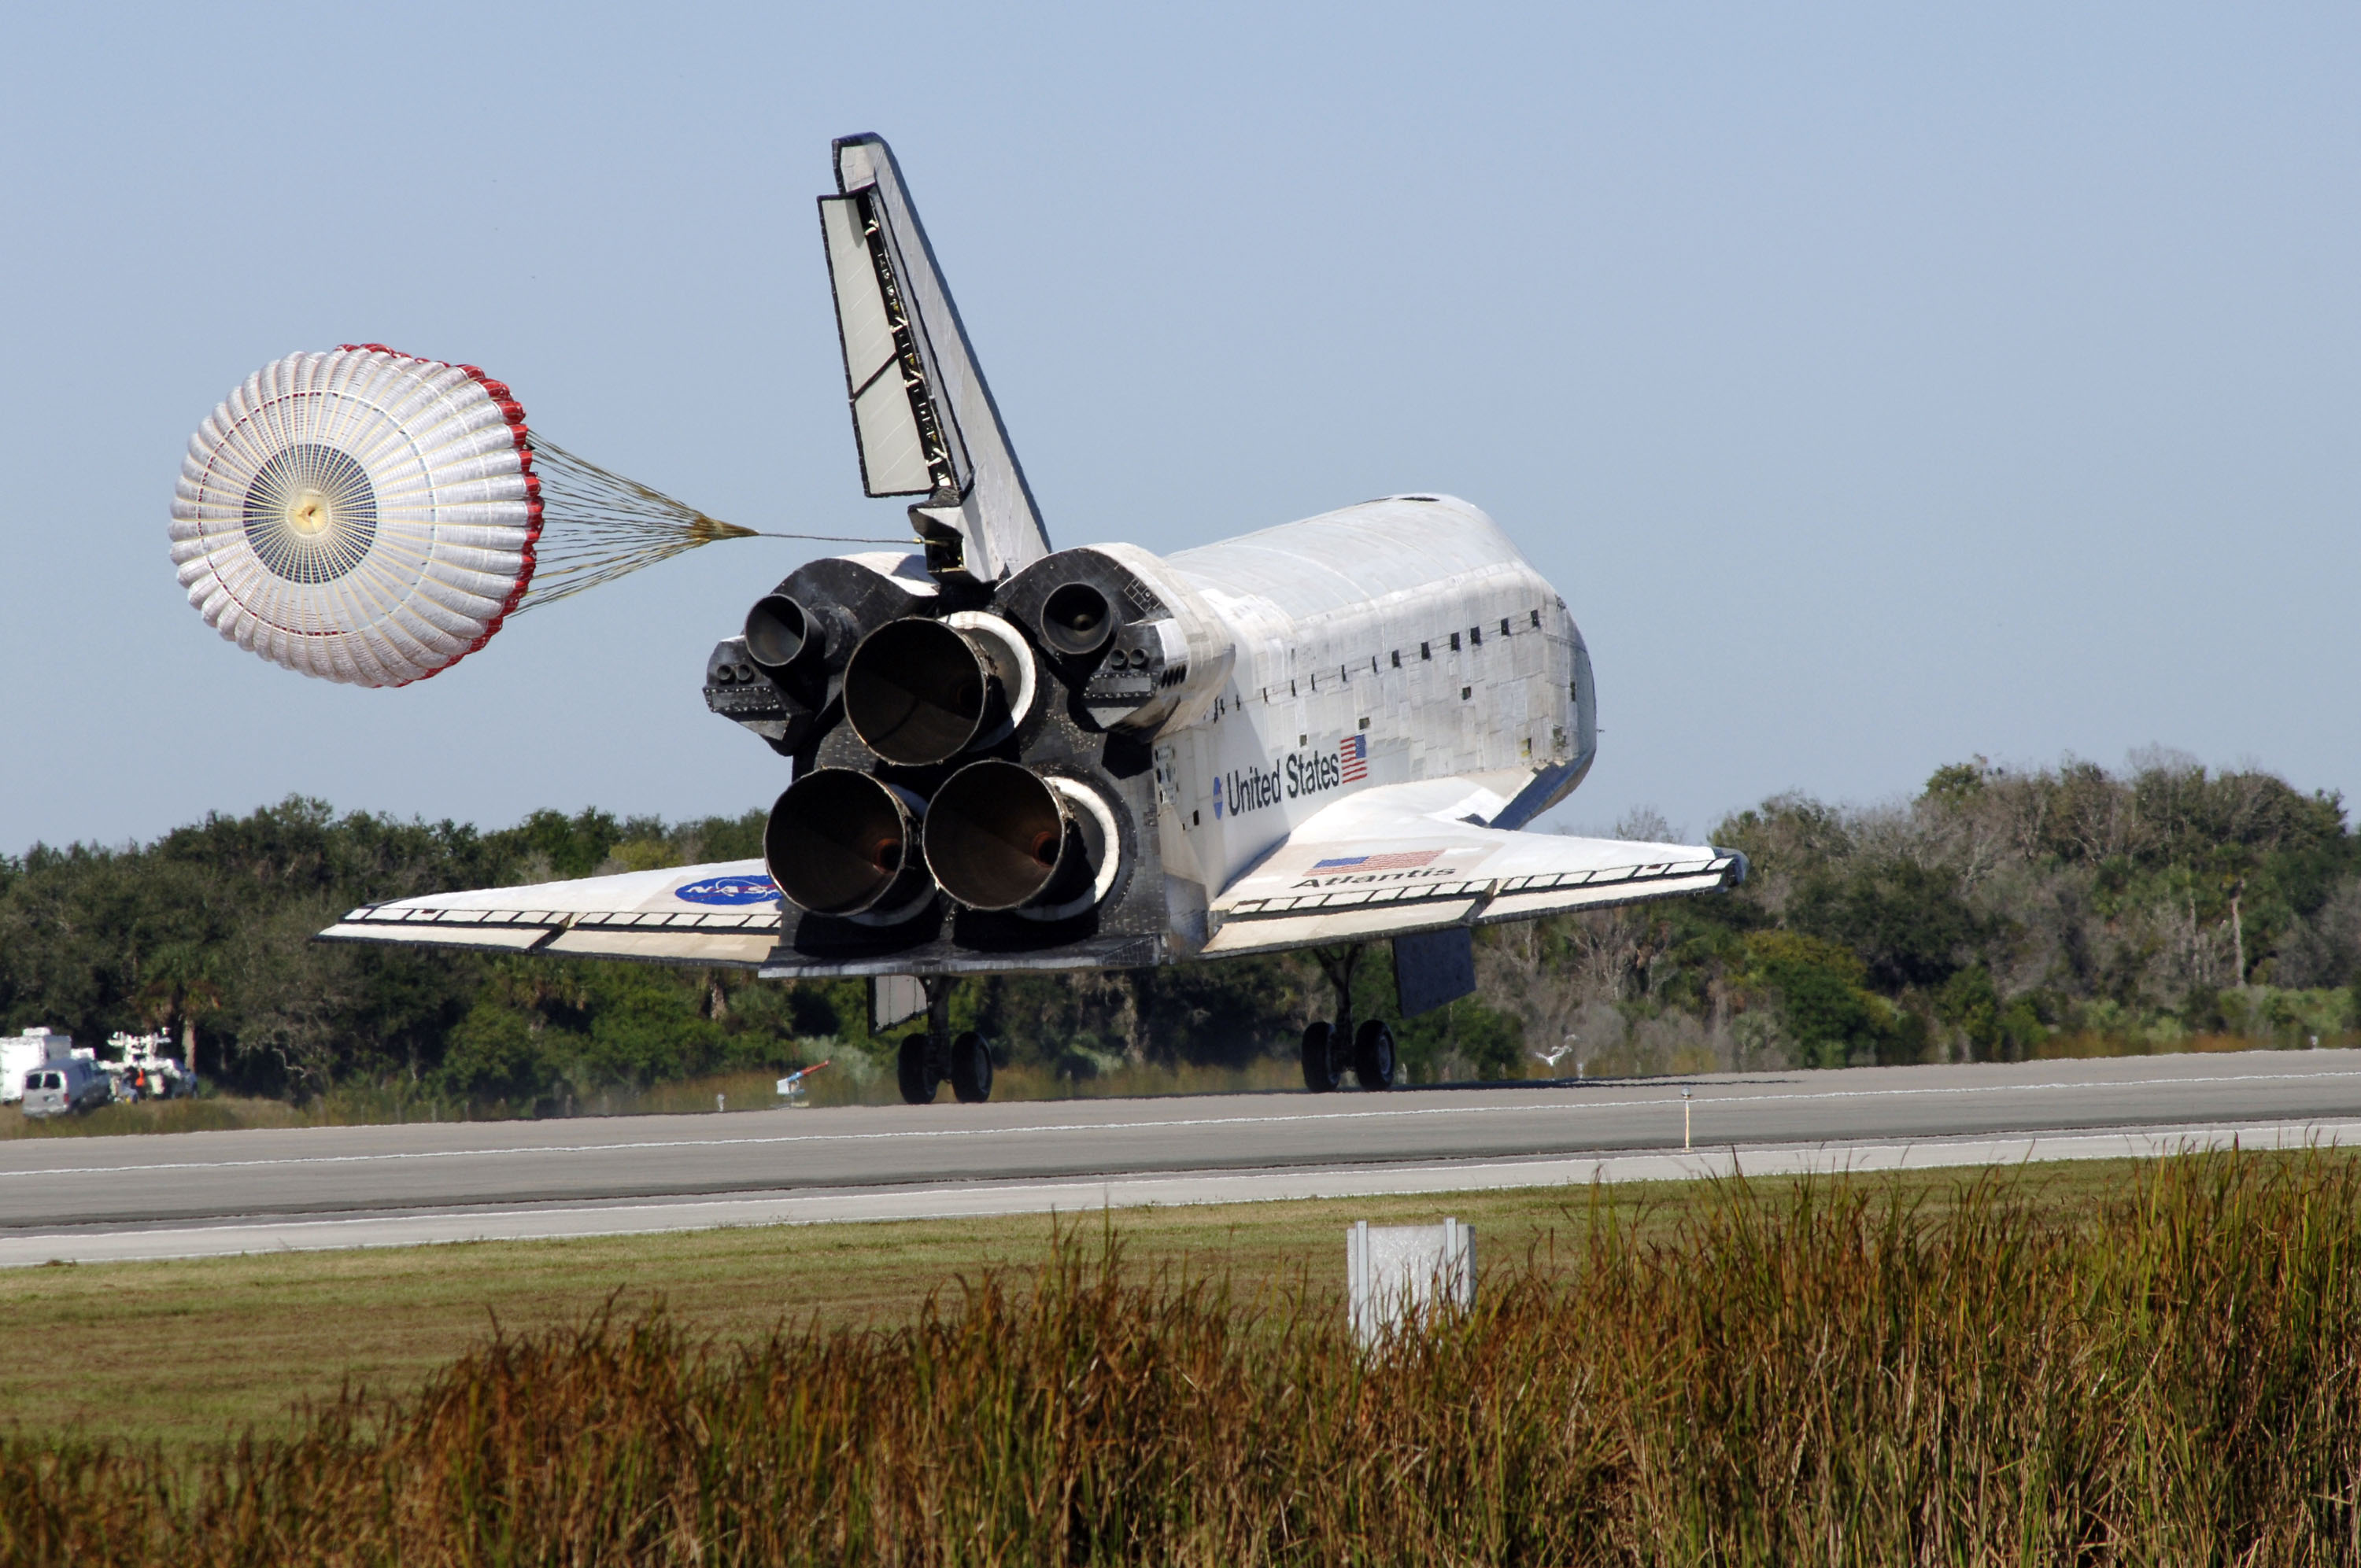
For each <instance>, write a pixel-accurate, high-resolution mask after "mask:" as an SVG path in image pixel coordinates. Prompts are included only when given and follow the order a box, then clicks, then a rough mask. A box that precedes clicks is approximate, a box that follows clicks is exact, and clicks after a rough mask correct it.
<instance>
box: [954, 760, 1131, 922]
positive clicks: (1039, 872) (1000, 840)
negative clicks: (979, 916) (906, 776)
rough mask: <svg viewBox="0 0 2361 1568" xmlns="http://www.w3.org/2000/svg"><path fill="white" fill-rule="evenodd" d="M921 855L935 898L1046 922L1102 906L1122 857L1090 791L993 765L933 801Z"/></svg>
mask: <svg viewBox="0 0 2361 1568" xmlns="http://www.w3.org/2000/svg"><path fill="white" fill-rule="evenodd" d="M926 846H927V864H928V866H929V867H930V868H932V870H933V872H934V873H935V878H936V880H937V881H939V883H942V887H943V891H944V892H946V893H948V894H950V895H951V896H952V897H953V898H955V899H957V900H959V901H960V902H961V904H964V905H967V906H968V907H969V908H971V909H988V910H997V909H1015V910H1020V911H1022V912H1023V913H1025V914H1027V915H1032V916H1038V917H1040V918H1045V919H1063V918H1064V917H1066V916H1070V915H1079V914H1081V913H1082V911H1083V910H1086V909H1088V908H1090V907H1091V905H1093V904H1096V903H1097V902H1098V901H1099V900H1100V899H1102V898H1104V896H1106V893H1107V890H1108V888H1109V887H1111V886H1112V885H1113V884H1114V882H1115V872H1116V871H1117V869H1118V861H1119V858H1120V856H1121V854H1122V845H1121V841H1120V839H1119V837H1118V835H1117V833H1116V830H1115V814H1114V813H1113V812H1112V811H1110V810H1109V809H1108V807H1107V805H1106V802H1105V801H1104V800H1103V799H1102V798H1100V796H1099V795H1098V793H1097V792H1096V791H1094V790H1093V789H1092V788H1091V787H1090V786H1089V785H1087V784H1078V783H1076V782H1075V781H1073V780H1071V779H1062V778H1045V777H1043V776H1042V775H1041V774H1039V773H1035V772H1034V771H1033V770H1032V769H1030V768H1027V767H1023V766H1020V765H1019V764H1017V763H1016V762H1001V761H999V760H997V759H986V760H985V761H983V762H971V763H970V764H968V765H967V766H966V767H964V768H961V770H960V771H959V772H958V773H953V774H952V775H951V776H950V781H949V782H948V783H946V784H944V785H943V787H942V788H940V789H939V790H937V791H936V792H935V798H934V800H933V801H932V802H931V803H930V804H929V805H928V808H927V825H926Z"/></svg>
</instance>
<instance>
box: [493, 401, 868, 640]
mask: <svg viewBox="0 0 2361 1568" xmlns="http://www.w3.org/2000/svg"><path fill="white" fill-rule="evenodd" d="M528 440H529V442H530V444H531V445H532V448H533V473H534V475H535V476H536V477H538V478H539V479H540V481H541V504H542V523H541V538H540V541H539V543H537V545H536V546H535V548H534V551H533V555H534V565H533V581H532V582H531V583H530V584H529V585H528V586H527V587H526V588H525V594H524V598H523V600H522V603H520V604H519V605H518V607H517V611H516V613H518V614H520V615H522V614H523V613H524V612H525V611H526V610H528V609H536V608H538V607H540V606H542V605H545V604H555V603H556V602H557V601H558V600H559V599H562V598H573V597H574V596H575V595H576V594H578V593H580V592H582V591H583V590H584V589H585V588H595V587H598V585H599V584H601V583H611V582H613V581H614V580H615V579H616V578H618V577H622V576H630V575H631V573H633V572H636V571H638V570H640V569H641V568H642V567H643V566H653V565H655V564H656V563H657V562H659V561H664V560H669V559H671V558H672V557H673V556H675V555H678V554H681V553H682V552H684V551H688V550H694V549H696V548H697V546H698V545H700V544H710V543H713V542H714V541H715V540H717V539H806V540H818V541H820V542H822V543H836V544H898V545H902V546H904V547H907V544H908V542H907V541H906V540H894V539H872V538H866V537H862V536H858V535H851V534H840V533H772V532H764V531H763V530H761V529H754V528H741V527H740V526H739V525H738V524H736V523H734V522H723V521H721V520H720V519H719V518H712V517H708V516H706V515H705V514H704V513H703V512H701V511H699V510H697V509H696V508H695V507H693V506H690V505H688V504H687V503H686V502H684V501H676V500H675V499H672V498H671V497H670V496H667V495H665V494H664V493H663V492H662V491H660V490H652V489H650V488H647V487H646V486H645V485H642V484H641V483H639V482H638V481H637V480H635V479H627V478H625V477H623V476H621V475H620V474H617V473H614V472H611V471H610V470H609V469H605V468H601V467H600V466H598V464H596V463H593V462H591V461H590V460H589V459H588V458H587V457H577V456H576V455H574V454H573V453H571V452H568V451H566V448H564V447H563V446H560V445H558V444H556V443H555V442H554V441H551V440H550V439H548V438H547V437H546V436H544V435H542V434H541V433H539V432H535V433H533V434H532V435H531V436H530V437H529V438H528Z"/></svg>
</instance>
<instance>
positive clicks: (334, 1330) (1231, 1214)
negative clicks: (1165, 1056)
mask: <svg viewBox="0 0 2361 1568" xmlns="http://www.w3.org/2000/svg"><path fill="white" fill-rule="evenodd" d="M2130 1169H2131V1168H2130V1166H2129V1165H2128V1164H2125V1163H2121V1162H2107V1163H2068V1164H2059V1165H2047V1166H2033V1167H2027V1168H2024V1169H2023V1170H2022V1171H2019V1172H2016V1173H2014V1174H2012V1175H2011V1176H2009V1177H2008V1178H2007V1181H2008V1186H2009V1190H2010V1191H2011V1192H2013V1193H2015V1194H2016V1195H2018V1196H2020V1197H2021V1198H2023V1199H2024V1200H2025V1201H2028V1202H2031V1203H2034V1204H2037V1205H2038V1206H2040V1207H2041V1208H2043V1209H2044V1210H2045V1211H2049V1212H2057V1213H2059V1214H2060V1215H2062V1216H2066V1217H2068V1218H2076V1217H2087V1216H2088V1215H2090V1214H2091V1213H2092V1212H2093V1211H2094V1209H2095V1205H2096V1202H2097V1201H2098V1200H2099V1199H2100V1198H2102V1197H2103V1196H2104V1195H2107V1194H2110V1193H2113V1192H2114V1191H2117V1190H2120V1188H2121V1186H2122V1184H2123V1182H2124V1181H2125V1178H2126V1176H2127V1175H2128V1173H2129V1171H2130ZM1968 1179H1970V1178H1968V1177H1966V1176H1963V1175H1961V1174H1960V1173H1958V1172H1937V1173H1929V1174H1926V1175H1920V1176H1913V1177H1908V1178H1905V1179H1902V1180H1901V1184H1900V1185H1899V1186H1898V1187H1896V1188H1895V1189H1894V1190H1897V1191H1901V1192H1905V1193H1908V1194H1910V1195H1911V1196H1913V1197H1914V1198H1916V1199H1919V1200H1921V1201H1927V1202H1928V1203H1930V1204H1931V1205H1933V1207H1934V1209H1935V1210H1937V1211H1939V1210H1940V1209H1941V1208H1942V1207H1943V1206H1944V1205H1945V1204H1947V1203H1948V1202H1949V1201H1951V1200H1952V1198H1953V1197H1954V1195H1955V1194H1956V1193H1957V1192H1958V1191H1959V1190H1960V1187H1961V1184H1962V1183H1963V1182H1965V1181H1967V1180H1968ZM1762 1186H1763V1190H1766V1191H1770V1190H1784V1186H1785V1184H1784V1183H1764V1184H1762ZM1881 1190H1883V1184H1881ZM1601 1198H1602V1201H1603V1202H1604V1203H1605V1204H1606V1205H1607V1211H1608V1212H1610V1213H1612V1214H1615V1215H1618V1216H1620V1217H1623V1218H1626V1219H1632V1220H1636V1221H1637V1222H1638V1223H1640V1224H1641V1226H1642V1233H1643V1234H1658V1233H1660V1232H1664V1231H1667V1230H1669V1229H1671V1228H1672V1227H1675V1226H1676V1225H1677V1224H1678V1223H1680V1221H1681V1220H1683V1219H1684V1218H1686V1217H1687V1216H1690V1215H1692V1214H1694V1213H1695V1212H1697V1209H1698V1206H1699V1205H1700V1204H1703V1203H1707V1202H1708V1201H1710V1194H1709V1193H1708V1190H1706V1189H1704V1188H1702V1187H1700V1186H1698V1185H1697V1184H1695V1183H1684V1182H1669V1183H1662V1184H1635V1185H1631V1186H1625V1187H1617V1188H1612V1189H1605V1190H1602V1193H1601ZM1589 1202H1590V1193H1589V1191H1588V1190H1587V1189H1576V1190H1564V1189H1532V1190H1518V1191H1505V1192H1504V1191H1486V1192H1478V1193H1467V1194H1460V1195H1456V1196H1448V1197H1418V1198H1398V1199H1397V1198H1386V1199H1372V1200H1364V1201H1349V1202H1346V1201H1313V1202H1286V1203H1249V1204H1235V1205H1223V1206H1219V1207H1206V1208H1190V1209H1166V1210H1126V1211H1122V1212H1117V1213H1115V1214H1114V1215H1113V1216H1111V1223H1112V1224H1113V1225H1114V1226H1115V1228H1116V1229H1117V1230H1118V1231H1119V1232H1120V1234H1121V1235H1122V1236H1123V1238H1124V1243H1125V1245H1126V1248H1127V1251H1128V1255H1129V1256H1130V1257H1131V1259H1132V1260H1133V1262H1134V1263H1135V1264H1137V1265H1138V1266H1143V1267H1148V1268H1153V1267H1155V1266H1159V1265H1163V1264H1173V1265H1185V1266H1190V1267H1191V1268H1194V1269H1198V1270H1201V1271H1213V1270H1224V1269H1226V1270H1228V1271H1229V1272H1230V1273H1231V1275H1232V1276H1233V1277H1235V1278H1237V1279H1242V1280H1268V1279H1274V1278H1282V1277H1290V1276H1291V1275H1299V1274H1300V1276H1301V1278H1302V1279H1303V1281H1304V1283H1305V1284H1306V1286H1307V1287H1308V1288H1310V1289H1311V1290H1312V1292H1313V1293H1315V1294H1320V1293H1324V1292H1326V1291H1329V1290H1332V1289H1335V1288H1341V1284H1342V1281H1343V1276H1344V1231H1345V1227H1346V1226H1347V1225H1348V1224H1349V1223H1351V1222H1353V1221H1355V1220H1367V1221H1370V1222H1371V1223H1386V1224H1407V1223H1432V1222H1433V1221H1435V1220H1439V1219H1440V1218H1442V1217H1443V1216H1444V1214H1454V1215H1456V1216H1457V1217H1458V1218H1460V1219H1461V1220H1464V1221H1466V1222H1468V1223H1472V1224H1474V1225H1476V1226H1477V1239H1478V1242H1479V1250H1480V1253H1481V1256H1482V1260H1483V1261H1484V1262H1485V1263H1486V1264H1488V1265H1497V1264H1502V1263H1507V1262H1510V1261H1511V1260H1513V1259H1517V1258H1521V1257H1523V1256H1524V1255H1526V1253H1527V1252H1528V1251H1529V1250H1538V1251H1539V1252H1540V1253H1541V1254H1543V1255H1544V1256H1546V1255H1548V1254H1549V1253H1550V1251H1551V1249H1552V1248H1553V1247H1565V1246H1567V1245H1571V1244H1572V1242H1573V1240H1574V1238H1575V1237H1576V1236H1577V1235H1579V1234H1582V1232H1583V1231H1584V1230H1585V1228H1586V1227H1587V1223H1588V1214H1587V1210H1588V1205H1589ZM1095 1223H1096V1222H1086V1223H1084V1229H1085V1230H1086V1231H1090V1232H1091V1233H1092V1234H1095V1231H1094V1228H1093V1227H1094V1226H1095ZM1068 1224H1069V1226H1070V1228H1071V1225H1072V1224H1073V1222H1071V1221H1070V1222H1068ZM1050 1243H1051V1224H1050V1222H1049V1220H1047V1219H1043V1218H1040V1217H1038V1216H1012V1217H1005V1218H994V1219H981V1220H961V1221H955V1222H928V1221H904V1222H895V1223H869V1224H829V1225H803V1226H765V1227H761V1228H751V1229H741V1230H722V1231H704V1232H690V1233H681V1234H665V1235H651V1236H623V1237H600V1238H597V1239H591V1240H583V1241H550V1242H499V1243H474V1244H466V1245H446V1246H425V1247H403V1248H387V1249H379V1250H368V1251H353V1252H336V1253H295V1254H280V1255H264V1256H256V1257H242V1258H215V1259H204V1260H192V1261H186V1262H171V1263H135V1264H107V1265H75V1266H50V1267H46V1268H30V1269H14V1270H6V1271H0V1321H5V1322H6V1323H7V1324H8V1326H9V1331H10V1334H11V1337H12V1338H13V1339H14V1340H15V1342H16V1343H18V1344H20V1345H22V1344H39V1345H43V1346H56V1347H60V1350H59V1353H57V1354H51V1353H49V1352H48V1351H45V1352H44V1354H39V1355H6V1356H0V1412H5V1415H0V1432H5V1431H13V1432H15V1433H16V1434H18V1435H22V1436H55V1435H61V1434H68V1433H71V1434H79V1435H82V1436H86V1437H105V1438H115V1439H127V1440H131V1441H134V1442H149V1441H155V1442H163V1443H165V1444H167V1445H168V1446H170V1448H171V1449H172V1450H174V1451H175V1452H176V1453H186V1452H190V1451H192V1450H193V1449H194V1448H196V1447H197V1446H200V1445H203V1444H204V1443H208V1442H217V1441H221V1440H224V1439H225V1438H227V1437H229V1436H230V1435H231V1434H233V1433H234V1432H235V1431H237V1430H239V1429H241V1428H244V1427H247V1426H253V1427H255V1428H257V1429H258V1430H261V1431H285V1430H291V1425H292V1422H293V1419H294V1418H293V1414H292V1412H293V1411H294V1409H295V1408H296V1407H297V1406H298V1405H300V1404H302V1403H303V1402H306V1401H316V1400H320V1399H324V1398H329V1397H331V1396H333V1395H335V1393H336V1392H337V1390H338V1389H339V1388H340V1387H344V1386H345V1385H346V1384H357V1385H362V1386H366V1387H371V1388H375V1389H377V1390H379V1391H381V1392H388V1393H408V1392H409V1391H411V1390H412V1389H413V1388H414V1387H417V1386H418V1384H419V1383H420V1381H421V1380H422V1379H423V1378H424V1377H425V1376H427V1374H428V1373H430V1372H431V1371H433V1370H434V1368H436V1367H438V1366H441V1365H445V1363H448V1362H449V1361H451V1360H452V1359H453V1358H455V1357H456V1356H457V1355H459V1354H462V1353H463V1352H465V1351H466V1350H467V1349H468V1348H469V1347H471V1346H472V1345H474V1344H476V1343H478V1342H480V1341H481V1340H482V1339H483V1338H484V1337H485V1336H486V1334H487V1333H488V1332H489V1331H490V1329H491V1327H492V1325H493V1324H494V1323H495V1322H497V1323H498V1324H500V1326H501V1327H502V1328H504V1329H506V1330H508V1331H510V1332H535V1331H539V1330H544V1329H548V1328H553V1327H556V1326H560V1325H565V1324H571V1323H578V1322H580V1321H583V1320H584V1319H585V1318H587V1317H588V1315H589V1314H591V1313H592V1312H593V1311H595V1310H598V1308H600V1307H601V1306H602V1305H603V1304H606V1303H608V1302H609V1300H610V1299H611V1300H612V1303H613V1307H614V1310H616V1311H617V1312H618V1313H619V1314H620V1315H622V1316H624V1317H630V1316H632V1315H634V1314H636V1313H638V1312H640V1311H642V1310H645V1309H646V1308H647V1307H648V1306H649V1305H650V1304H651V1303H653V1302H654V1301H655V1300H657V1299H663V1300H664V1302H665V1303H666V1304H667V1306H668V1308H669V1310H670V1312H671V1314H672V1317H673V1319H674V1321H676V1322H677V1323H679V1324H680V1325H681V1326H683V1327H684V1328H686V1329H688V1330H690V1331H692V1332H700V1333H711V1334H715V1335H719V1336H721V1337H724V1338H730V1339H748V1338H760V1337H761V1336H762V1335H763V1334H764V1333H766V1332H769V1331H770V1330H771V1329H773V1328H774V1327H775V1326H778V1325H779V1324H780V1323H782V1322H787V1323H790V1324H794V1323H797V1322H801V1321H807V1320H809V1319H812V1318H817V1319H818V1321H819V1322H821V1323H822V1324H825V1325H829V1326H851V1327H866V1326H898V1325H901V1324H904V1323H906V1322H908V1321H911V1320H912V1319H913V1318H914V1317H915V1316H916V1314H917V1310H918V1308H919V1306H920V1304H921V1303H922V1302H923V1301H924V1300H925V1299H926V1298H927V1295H928V1292H930V1291H934V1290H937V1289H941V1288H951V1287H955V1285H956V1282H957V1280H958V1279H959V1277H961V1276H963V1275H964V1276H966V1277H971V1278H972V1277H977V1276H979V1275H980V1274H981V1273H983V1271H984V1270H986V1269H990V1268H994V1267H1013V1268H1018V1269H1024V1268H1030V1267H1033V1266H1038V1265H1039V1264H1040V1263H1041V1262H1042V1261H1043V1259H1044V1258H1045V1257H1047V1256H1048V1255H1049V1246H1050ZM68 1346H74V1347H79V1348H76V1349H74V1350H72V1351H71V1352H68V1351H66V1350H65V1348H64V1347H68Z"/></svg>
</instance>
